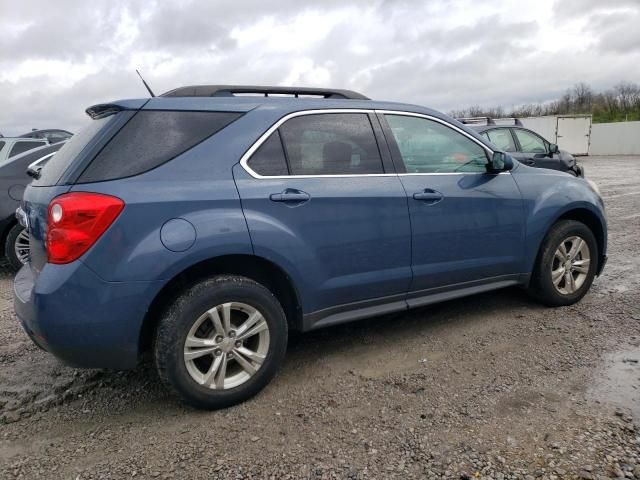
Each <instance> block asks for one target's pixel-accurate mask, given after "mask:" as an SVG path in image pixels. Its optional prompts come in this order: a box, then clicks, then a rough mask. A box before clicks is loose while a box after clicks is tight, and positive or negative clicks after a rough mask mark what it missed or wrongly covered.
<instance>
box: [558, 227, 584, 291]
mask: <svg viewBox="0 0 640 480" xmlns="http://www.w3.org/2000/svg"><path fill="white" fill-rule="evenodd" d="M590 264H591V252H590V251H589V245H588V244H587V242H585V241H584V239H583V238H581V237H578V236H571V237H568V238H566V239H565V240H563V241H562V242H560V245H558V248H557V249H556V252H555V254H554V256H553V261H552V262H551V281H552V282H553V285H554V287H555V288H556V290H558V292H560V293H562V294H563V295H570V294H572V293H575V292H577V291H578V290H579V289H580V288H581V287H582V285H583V284H584V282H585V280H586V279H587V276H588V274H589V266H590Z"/></svg>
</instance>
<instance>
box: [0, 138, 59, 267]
mask: <svg viewBox="0 0 640 480" xmlns="http://www.w3.org/2000/svg"><path fill="white" fill-rule="evenodd" d="M62 145H64V143H56V144H54V145H45V146H40V147H38V148H34V149H32V150H28V151H26V152H24V153H21V154H20V155H16V156H14V157H11V158H10V159H9V160H8V161H7V162H6V163H4V164H3V165H2V166H0V246H1V247H2V253H3V254H4V257H5V258H6V259H7V261H8V263H9V266H10V267H11V268H13V269H14V270H16V271H17V270H18V269H19V268H20V267H22V265H23V264H24V263H26V262H27V261H28V260H29V235H28V234H27V232H26V231H24V228H23V227H22V226H21V225H20V224H19V223H18V220H17V219H16V208H18V207H19V206H20V201H21V200H22V194H23V193H24V189H25V188H26V186H27V185H28V184H29V182H30V181H31V178H30V177H29V175H28V174H27V170H29V169H30V168H31V169H32V170H33V171H34V172H36V171H37V170H38V169H40V168H42V166H44V163H45V162H47V161H48V160H49V158H51V157H52V156H53V155H54V154H55V152H57V151H58V150H60V148H61V147H62Z"/></svg>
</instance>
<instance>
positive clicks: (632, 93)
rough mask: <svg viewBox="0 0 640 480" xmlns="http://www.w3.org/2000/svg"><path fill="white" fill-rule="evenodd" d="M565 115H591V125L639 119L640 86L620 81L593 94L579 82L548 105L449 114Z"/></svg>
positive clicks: (479, 109)
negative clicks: (607, 88) (592, 123)
mask: <svg viewBox="0 0 640 480" xmlns="http://www.w3.org/2000/svg"><path fill="white" fill-rule="evenodd" d="M568 114H592V115H593V122H594V123H603V122H624V121H632V120H640V85H638V84H637V83H633V82H621V83H619V84H617V85H616V86H614V87H613V88H610V89H609V90H606V91H604V92H600V93H596V92H594V90H593V89H592V88H591V87H590V86H589V85H588V84H586V83H584V82H580V83H576V84H575V85H574V86H573V87H572V88H569V89H567V91H566V93H565V94H564V95H563V96H562V97H560V98H559V99H557V100H553V101H551V102H545V103H528V104H524V105H520V106H517V107H512V108H510V109H505V108H504V107H491V108H485V107H479V106H473V107H469V108H466V109H463V110H453V111H451V112H450V115H451V116H452V117H455V118H463V117H492V118H505V117H520V118H522V117H539V116H542V115H568Z"/></svg>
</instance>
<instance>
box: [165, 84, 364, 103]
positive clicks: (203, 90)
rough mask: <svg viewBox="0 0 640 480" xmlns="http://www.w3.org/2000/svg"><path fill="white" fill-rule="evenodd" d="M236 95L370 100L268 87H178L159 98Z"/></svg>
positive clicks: (325, 90) (354, 95)
mask: <svg viewBox="0 0 640 480" xmlns="http://www.w3.org/2000/svg"><path fill="white" fill-rule="evenodd" d="M238 95H262V96H264V97H269V96H271V95H289V96H292V97H295V98H298V97H300V96H305V97H307V96H308V97H322V98H331V99H351V100H371V99H370V98H368V97H365V96H364V95H362V94H361V93H358V92H354V91H352V90H341V89H334V88H312V87H270V86H258V85H191V86H187V87H178V88H175V89H173V90H170V91H168V92H165V93H163V94H162V95H160V96H161V97H235V96H238Z"/></svg>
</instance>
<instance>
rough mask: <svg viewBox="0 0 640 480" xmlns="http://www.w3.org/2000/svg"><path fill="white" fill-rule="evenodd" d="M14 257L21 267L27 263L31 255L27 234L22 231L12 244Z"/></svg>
mask: <svg viewBox="0 0 640 480" xmlns="http://www.w3.org/2000/svg"><path fill="white" fill-rule="evenodd" d="M13 248H14V251H15V253H16V257H17V258H18V260H20V263H22V264H23V265H24V264H26V263H27V262H28V261H29V255H30V253H31V247H30V246H29V233H28V232H27V231H26V230H22V231H21V232H20V233H19V234H18V236H17V237H16V241H15V243H14V244H13Z"/></svg>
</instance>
